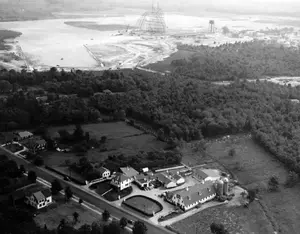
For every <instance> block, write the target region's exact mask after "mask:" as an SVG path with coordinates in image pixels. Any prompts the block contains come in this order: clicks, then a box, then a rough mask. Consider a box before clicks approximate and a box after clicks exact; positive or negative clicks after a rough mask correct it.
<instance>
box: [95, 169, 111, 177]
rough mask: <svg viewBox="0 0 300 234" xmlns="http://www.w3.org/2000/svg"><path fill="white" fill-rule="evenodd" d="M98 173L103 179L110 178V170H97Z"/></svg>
mask: <svg viewBox="0 0 300 234" xmlns="http://www.w3.org/2000/svg"><path fill="white" fill-rule="evenodd" d="M97 171H98V172H99V173H100V177H101V178H108V177H109V176H110V170H108V169H107V168H105V167H100V168H97Z"/></svg>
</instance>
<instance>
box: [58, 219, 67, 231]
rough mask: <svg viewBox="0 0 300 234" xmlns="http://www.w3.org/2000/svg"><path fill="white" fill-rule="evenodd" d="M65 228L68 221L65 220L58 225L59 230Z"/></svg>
mask: <svg viewBox="0 0 300 234" xmlns="http://www.w3.org/2000/svg"><path fill="white" fill-rule="evenodd" d="M64 226H66V220H65V219H61V220H60V222H59V225H58V229H61V228H63V227H64Z"/></svg>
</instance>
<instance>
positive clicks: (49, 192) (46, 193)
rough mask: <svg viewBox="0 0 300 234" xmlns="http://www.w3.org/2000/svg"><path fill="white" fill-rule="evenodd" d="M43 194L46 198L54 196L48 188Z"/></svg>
mask: <svg viewBox="0 0 300 234" xmlns="http://www.w3.org/2000/svg"><path fill="white" fill-rule="evenodd" d="M41 192H42V193H43V195H44V196H45V197H46V198H47V197H51V196H52V193H51V190H50V189H48V188H46V189H44V190H42V191H41Z"/></svg>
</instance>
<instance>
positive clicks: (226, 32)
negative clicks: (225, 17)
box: [222, 26, 230, 35]
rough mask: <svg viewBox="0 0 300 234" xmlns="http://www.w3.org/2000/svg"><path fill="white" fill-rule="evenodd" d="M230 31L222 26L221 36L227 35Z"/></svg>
mask: <svg viewBox="0 0 300 234" xmlns="http://www.w3.org/2000/svg"><path fill="white" fill-rule="evenodd" d="M229 32H230V31H229V28H228V27H227V26H224V27H222V33H223V34H225V35H226V34H228V33H229Z"/></svg>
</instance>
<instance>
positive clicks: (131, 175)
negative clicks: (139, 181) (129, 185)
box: [120, 167, 139, 182]
mask: <svg viewBox="0 0 300 234" xmlns="http://www.w3.org/2000/svg"><path fill="white" fill-rule="evenodd" d="M120 171H121V172H122V173H123V174H124V175H126V176H127V177H129V178H130V179H131V182H132V181H134V180H135V177H136V176H137V175H138V174H139V172H138V171H136V170H135V169H134V168H132V167H121V168H120Z"/></svg>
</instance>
